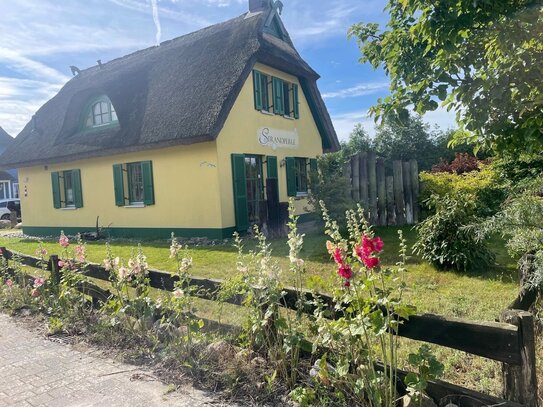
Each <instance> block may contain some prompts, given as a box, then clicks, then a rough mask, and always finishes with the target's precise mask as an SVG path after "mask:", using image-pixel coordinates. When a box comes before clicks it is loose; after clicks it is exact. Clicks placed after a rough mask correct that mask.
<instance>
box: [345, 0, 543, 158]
mask: <svg viewBox="0 0 543 407" xmlns="http://www.w3.org/2000/svg"><path fill="white" fill-rule="evenodd" d="M387 10H388V12H389V15H390V19H389V21H388V23H387V26H386V28H384V29H381V27H379V25H378V24H363V23H360V24H356V25H354V26H352V27H351V29H350V36H351V37H355V38H356V39H357V40H358V43H359V46H360V49H361V52H362V58H361V62H370V63H371V64H372V65H373V66H374V67H375V68H378V67H382V68H383V69H384V70H385V72H386V73H387V75H388V76H389V77H390V79H391V91H392V94H391V96H387V97H386V98H384V99H380V100H379V101H378V104H377V105H376V106H375V107H374V108H373V109H372V113H374V114H375V115H377V117H386V116H389V115H395V116H396V117H397V118H398V119H399V120H404V119H405V118H406V115H407V109H408V108H409V107H410V106H414V108H415V111H416V112H417V113H419V114H423V113H425V112H428V111H434V110H436V109H437V108H438V107H439V102H438V101H441V106H443V107H445V108H447V109H450V110H454V111H456V113H457V118H458V119H459V120H458V121H459V124H460V126H461V131H459V132H458V133H456V136H455V140H456V141H457V142H461V141H466V140H467V141H468V142H469V143H473V142H476V143H478V145H479V146H482V147H491V148H494V149H496V150H510V151H515V150H517V151H538V150H540V149H541V147H542V146H543V137H542V132H541V128H542V123H543V109H542V106H541V105H542V104H543V97H542V89H543V82H542V76H541V71H540V66H541V65H542V62H543V61H542V55H543V53H542V52H541V51H542V47H543V46H542V44H543V31H541V30H540V29H539V27H540V26H541V23H542V19H543V14H542V10H543V9H542V6H541V2H540V1H539V0H503V1H491V0H477V1H473V0H459V1H456V2H448V1H438V2H436V1H433V0H400V1H398V0H389V2H388V5H387Z"/></svg>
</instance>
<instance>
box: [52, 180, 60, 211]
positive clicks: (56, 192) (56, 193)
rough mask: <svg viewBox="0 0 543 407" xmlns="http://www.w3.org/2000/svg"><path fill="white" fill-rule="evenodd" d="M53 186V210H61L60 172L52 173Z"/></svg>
mask: <svg viewBox="0 0 543 407" xmlns="http://www.w3.org/2000/svg"><path fill="white" fill-rule="evenodd" d="M51 184H52V186H53V208H55V209H60V208H61V207H62V203H61V202H60V174H59V173H58V172H52V173H51Z"/></svg>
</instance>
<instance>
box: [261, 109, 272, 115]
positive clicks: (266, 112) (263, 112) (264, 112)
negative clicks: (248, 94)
mask: <svg viewBox="0 0 543 407" xmlns="http://www.w3.org/2000/svg"><path fill="white" fill-rule="evenodd" d="M259 112H260V113H262V114H265V115H266V116H275V113H272V112H268V111H267V110H259Z"/></svg>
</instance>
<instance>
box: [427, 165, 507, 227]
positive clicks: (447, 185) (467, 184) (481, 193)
mask: <svg viewBox="0 0 543 407" xmlns="http://www.w3.org/2000/svg"><path fill="white" fill-rule="evenodd" d="M420 179H421V181H422V191H421V197H420V202H422V203H423V205H425V206H426V207H427V208H428V209H429V210H430V211H433V208H432V207H431V205H427V204H428V203H431V202H432V201H431V200H430V197H432V196H434V195H435V196H437V197H443V198H444V197H445V196H447V195H448V194H452V195H456V196H463V197H464V198H465V199H467V200H469V201H472V202H473V203H474V206H475V207H474V212H475V214H476V215H478V216H480V217H486V216H491V215H493V214H494V213H496V211H497V210H498V209H499V208H500V205H501V203H502V202H503V201H504V199H505V197H506V194H507V186H506V185H504V184H503V183H501V182H500V179H499V177H498V176H497V174H496V172H495V171H494V169H493V167H492V166H490V165H485V164H480V166H479V171H472V172H468V173H464V174H460V175H458V174H456V173H448V172H439V173H433V174H432V173H428V172H423V173H421V174H420Z"/></svg>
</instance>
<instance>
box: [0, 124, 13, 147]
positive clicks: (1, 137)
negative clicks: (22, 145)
mask: <svg viewBox="0 0 543 407" xmlns="http://www.w3.org/2000/svg"><path fill="white" fill-rule="evenodd" d="M11 143H13V137H11V136H10V135H9V134H8V132H7V131H5V130H4V129H3V128H2V127H1V126H0V146H3V147H5V146H9V145H10V144H11Z"/></svg>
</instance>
